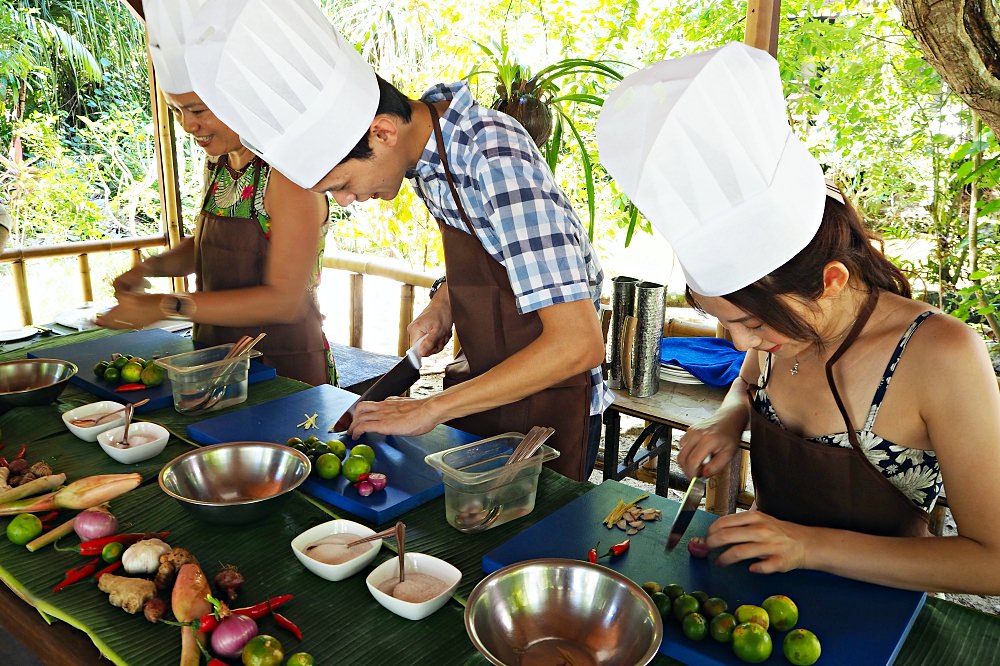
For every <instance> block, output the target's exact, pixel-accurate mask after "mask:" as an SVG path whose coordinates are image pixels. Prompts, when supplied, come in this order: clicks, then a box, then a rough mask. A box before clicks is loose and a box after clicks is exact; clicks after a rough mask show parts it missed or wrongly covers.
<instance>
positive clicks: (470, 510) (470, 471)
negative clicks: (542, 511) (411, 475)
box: [425, 432, 559, 533]
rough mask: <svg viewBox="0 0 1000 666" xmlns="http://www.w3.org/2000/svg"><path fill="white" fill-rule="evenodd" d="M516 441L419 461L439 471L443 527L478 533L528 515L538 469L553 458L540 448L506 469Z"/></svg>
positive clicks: (516, 437)
mask: <svg viewBox="0 0 1000 666" xmlns="http://www.w3.org/2000/svg"><path fill="white" fill-rule="evenodd" d="M522 439H524V435H522V434H520V433H516V432H508V433H504V434H503V435H497V436H496V437H490V438H489V439H484V440H480V441H478V442H472V443H471V444H465V445H463V446H458V447H455V448H453V449H447V450H445V451H440V452H438V453H432V454H430V455H429V456H427V457H426V458H425V460H426V462H427V464H428V465H430V466H432V467H434V468H436V469H439V470H441V473H442V477H443V480H444V510H445V519H446V520H447V521H448V524H450V525H451V526H452V527H454V528H455V529H457V530H459V531H460V532H470V533H471V532H482V531H485V530H488V529H490V528H491V527H496V526H497V525H502V524H504V523H506V522H510V521H511V520H514V519H515V518H520V517H521V516H526V515H528V514H529V513H531V511H532V510H533V509H534V508H535V493H536V492H537V490H538V476H539V475H540V474H541V472H542V464H543V463H545V462H548V461H549V460H552V459H553V458H556V457H558V456H559V452H558V451H556V450H555V449H553V448H552V447H550V446H546V445H545V444H542V446H541V448H540V449H539V450H538V451H537V452H535V454H534V455H533V456H531V457H530V458H526V459H524V460H521V461H519V462H516V463H514V464H512V465H507V464H506V463H507V459H508V458H509V457H510V455H511V454H512V453H513V452H514V447H516V446H517V445H518V443H519V442H520V441H521V440H522Z"/></svg>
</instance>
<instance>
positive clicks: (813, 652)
mask: <svg viewBox="0 0 1000 666" xmlns="http://www.w3.org/2000/svg"><path fill="white" fill-rule="evenodd" d="M781 649H782V651H783V652H784V653H785V659H787V660H788V661H790V662H791V663H792V664H794V665H795V666H811V664H815V663H816V662H817V661H819V655H820V653H821V652H822V651H823V650H822V646H821V645H820V643H819V639H818V638H816V634H814V633H813V632H811V631H809V630H808V629H796V630H794V631H790V632H788V634H786V635H785V640H784V642H783V643H782V644H781Z"/></svg>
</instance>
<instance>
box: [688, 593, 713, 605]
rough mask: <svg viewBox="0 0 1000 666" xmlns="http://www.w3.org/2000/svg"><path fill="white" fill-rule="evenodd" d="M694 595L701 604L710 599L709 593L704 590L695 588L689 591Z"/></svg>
mask: <svg viewBox="0 0 1000 666" xmlns="http://www.w3.org/2000/svg"><path fill="white" fill-rule="evenodd" d="M688 594H690V595H691V596H692V597H694V598H695V599H697V600H698V603H699V604H703V603H705V602H706V601H708V593H706V592H702V591H701V590H695V591H694V592H688Z"/></svg>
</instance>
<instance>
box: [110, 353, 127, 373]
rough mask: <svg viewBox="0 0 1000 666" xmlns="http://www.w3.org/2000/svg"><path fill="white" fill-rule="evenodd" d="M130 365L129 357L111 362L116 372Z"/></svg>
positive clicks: (121, 357) (122, 357)
mask: <svg viewBox="0 0 1000 666" xmlns="http://www.w3.org/2000/svg"><path fill="white" fill-rule="evenodd" d="M127 363H128V356H119V357H118V358H116V359H115V360H113V361H111V366H112V367H113V368H115V369H116V370H121V369H122V368H123V367H125V365H126V364H127Z"/></svg>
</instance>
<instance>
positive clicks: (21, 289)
mask: <svg viewBox="0 0 1000 666" xmlns="http://www.w3.org/2000/svg"><path fill="white" fill-rule="evenodd" d="M11 269H12V270H11V272H12V273H13V274H14V288H15V289H16V290H17V303H18V305H20V306H21V322H22V323H23V324H24V325H25V326H30V325H31V324H32V322H33V321H34V320H33V319H32V318H31V300H30V298H29V297H28V271H27V268H26V267H25V265H24V260H23V259H16V260H15V261H14V262H13V264H12V265H11Z"/></svg>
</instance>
